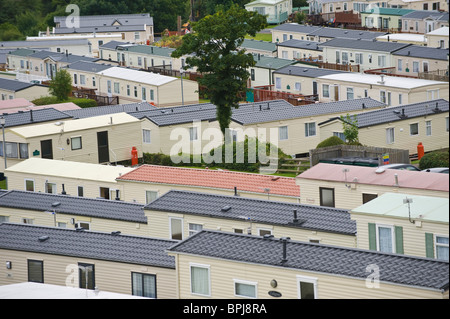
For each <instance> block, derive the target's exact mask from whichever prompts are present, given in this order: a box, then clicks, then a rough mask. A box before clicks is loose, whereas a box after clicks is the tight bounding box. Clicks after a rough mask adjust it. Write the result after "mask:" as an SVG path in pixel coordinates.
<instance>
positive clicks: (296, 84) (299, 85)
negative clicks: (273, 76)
mask: <svg viewBox="0 0 450 319" xmlns="http://www.w3.org/2000/svg"><path fill="white" fill-rule="evenodd" d="M294 89H295V91H297V92H300V91H301V90H302V83H301V82H295V85H294Z"/></svg>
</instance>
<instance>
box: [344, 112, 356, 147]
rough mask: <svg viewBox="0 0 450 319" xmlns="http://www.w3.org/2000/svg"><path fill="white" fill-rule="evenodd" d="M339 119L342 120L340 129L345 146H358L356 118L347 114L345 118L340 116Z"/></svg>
mask: <svg viewBox="0 0 450 319" xmlns="http://www.w3.org/2000/svg"><path fill="white" fill-rule="evenodd" d="M340 118H341V120H342V127H343V130H344V136H345V139H346V140H347V144H359V137H358V134H359V132H358V120H357V118H356V116H355V115H354V116H353V118H352V117H351V116H350V115H349V114H347V115H346V116H343V115H341V117H340Z"/></svg>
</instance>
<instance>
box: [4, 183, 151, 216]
mask: <svg viewBox="0 0 450 319" xmlns="http://www.w3.org/2000/svg"><path fill="white" fill-rule="evenodd" d="M53 203H60V205H59V206H57V207H52V204H53ZM0 207H10V208H17V209H25V210H36V211H41V212H44V211H53V209H55V211H56V214H71V215H77V216H89V217H96V218H106V219H114V220H121V221H129V222H135V223H147V218H146V217H145V214H144V211H143V207H144V205H141V204H136V203H128V202H123V201H116V200H108V199H94V198H86V197H77V196H69V195H56V194H47V193H37V192H26V191H18V190H11V191H9V192H7V193H3V194H1V195H0Z"/></svg>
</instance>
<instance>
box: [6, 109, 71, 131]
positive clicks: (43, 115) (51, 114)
mask: <svg viewBox="0 0 450 319" xmlns="http://www.w3.org/2000/svg"><path fill="white" fill-rule="evenodd" d="M0 116H3V117H4V118H5V127H14V126H20V125H29V124H35V123H41V122H49V121H56V120H63V119H68V118H71V116H70V115H68V114H66V113H64V112H62V111H59V110H55V109H54V108H47V109H39V110H30V111H19V112H17V113H8V114H3V115H0Z"/></svg>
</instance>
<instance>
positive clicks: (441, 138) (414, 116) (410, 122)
mask: <svg viewBox="0 0 450 319" xmlns="http://www.w3.org/2000/svg"><path fill="white" fill-rule="evenodd" d="M448 111H449V106H448V101H446V100H443V99H439V100H432V101H429V102H420V103H413V104H407V105H400V106H395V107H388V108H385V109H382V110H376V111H370V112H364V113H359V114H356V115H355V117H354V118H355V119H356V121H357V127H358V138H359V141H360V142H361V143H362V144H364V145H369V146H374V147H383V148H396V149H404V150H409V154H417V145H418V144H419V143H422V145H423V146H424V149H425V151H426V152H430V151H436V150H441V149H446V148H448V137H449V135H448V134H449V122H448V119H449V116H448ZM319 130H320V138H321V140H324V139H326V138H328V137H330V136H333V135H336V132H338V134H339V133H342V130H343V129H342V120H341V119H340V118H334V119H330V120H328V121H325V122H322V123H319Z"/></svg>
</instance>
